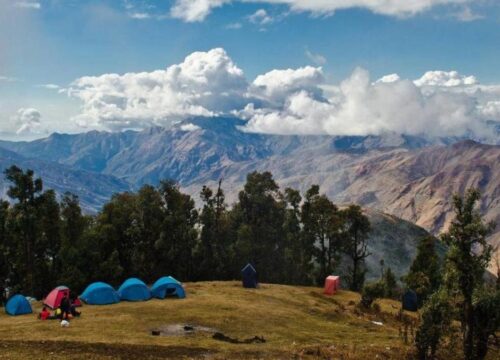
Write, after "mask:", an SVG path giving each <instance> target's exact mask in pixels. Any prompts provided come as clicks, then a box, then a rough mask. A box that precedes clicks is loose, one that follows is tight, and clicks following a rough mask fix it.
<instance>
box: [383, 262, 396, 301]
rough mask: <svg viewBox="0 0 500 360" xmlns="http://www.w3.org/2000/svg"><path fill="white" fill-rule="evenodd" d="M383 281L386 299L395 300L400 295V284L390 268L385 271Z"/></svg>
mask: <svg viewBox="0 0 500 360" xmlns="http://www.w3.org/2000/svg"><path fill="white" fill-rule="evenodd" d="M382 281H383V283H384V297H386V298H391V299H393V298H395V297H396V296H397V293H398V282H397V280H396V276H395V275H394V273H393V272H392V269H391V268H390V267H388V268H387V269H386V270H385V271H384V276H383V278H382Z"/></svg>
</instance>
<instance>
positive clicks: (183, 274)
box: [155, 180, 198, 279]
mask: <svg viewBox="0 0 500 360" xmlns="http://www.w3.org/2000/svg"><path fill="white" fill-rule="evenodd" d="M159 191H160V194H161V196H162V198H163V204H164V218H163V221H162V225H161V229H162V230H161V233H160V238H159V239H158V241H157V242H156V244H155V248H156V250H157V262H156V265H157V267H158V271H161V272H162V273H174V274H176V276H178V277H180V278H181V279H190V278H191V277H192V276H193V274H194V268H193V266H194V263H193V251H194V249H195V245H196V239H197V237H198V232H197V229H196V224H197V221H198V212H197V211H196V209H195V206H194V200H193V199H192V198H191V197H190V196H189V195H186V194H183V193H182V192H181V191H180V190H179V186H178V185H177V184H176V183H175V182H174V181H171V180H164V181H162V182H161V183H160V187H159Z"/></svg>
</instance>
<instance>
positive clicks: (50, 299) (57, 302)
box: [43, 286, 69, 309]
mask: <svg viewBox="0 0 500 360" xmlns="http://www.w3.org/2000/svg"><path fill="white" fill-rule="evenodd" d="M66 295H68V296H69V288H68V287H67V286H58V287H56V288H55V289H54V290H52V291H51V292H50V293H49V295H47V297H46V298H45V300H43V304H44V305H47V306H48V307H49V308H51V309H57V308H58V307H59V306H61V300H62V299H63V297H65V296H66Z"/></svg>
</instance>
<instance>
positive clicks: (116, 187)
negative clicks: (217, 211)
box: [0, 118, 500, 244]
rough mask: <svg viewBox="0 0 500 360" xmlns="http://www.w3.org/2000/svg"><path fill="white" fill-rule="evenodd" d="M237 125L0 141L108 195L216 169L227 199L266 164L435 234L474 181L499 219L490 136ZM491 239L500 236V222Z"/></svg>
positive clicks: (191, 180) (211, 181)
mask: <svg viewBox="0 0 500 360" xmlns="http://www.w3.org/2000/svg"><path fill="white" fill-rule="evenodd" d="M187 123H189V124H190V125H189V126H186V125H187ZM243 124H244V123H243V121H241V120H237V119H231V118H217V119H204V118H195V119H191V120H190V121H189V122H186V123H183V124H178V125H176V126H174V127H172V128H171V129H163V128H151V129H147V130H144V131H142V132H133V131H127V132H122V133H106V132H95V131H93V132H89V133H85V134H77V135H63V134H53V135H51V136H50V137H48V138H46V139H41V140H37V141H33V142H18V143H13V142H0V147H3V148H5V149H8V150H10V151H12V152H15V153H16V154H18V156H23V157H25V158H31V159H39V160H42V161H45V162H47V163H49V164H59V166H63V167H64V169H73V170H74V171H83V172H84V174H88V173H89V172H91V173H95V172H97V173H100V174H102V175H108V176H113V177H117V178H119V179H121V181H122V182H119V183H115V182H113V181H111V179H114V178H109V177H106V178H103V180H104V179H107V181H108V184H109V185H110V186H109V187H107V188H106V187H104V186H102V185H97V184H94V183H93V182H90V181H89V182H86V181H82V182H80V183H78V184H77V187H80V186H81V187H82V188H86V189H88V191H89V193H93V192H95V191H96V187H97V188H99V186H100V189H101V190H106V191H109V193H108V194H107V195H108V196H109V195H111V193H112V192H114V191H121V190H123V189H125V188H127V185H126V183H127V184H129V185H130V187H131V188H137V187H139V186H141V185H142V184H145V183H151V184H157V183H158V182H159V181H160V180H161V179H165V178H171V179H175V180H177V181H179V183H180V184H181V186H182V187H183V189H184V190H185V191H187V192H189V193H191V194H192V195H194V196H195V198H196V199H198V193H199V191H200V189H201V187H202V186H203V185H205V184H208V185H212V186H216V183H217V181H218V180H219V179H220V178H223V179H224V181H223V186H224V189H225V190H226V193H227V196H228V200H229V202H231V201H234V200H235V199H236V196H237V192H238V191H239V190H240V189H241V187H242V185H243V184H244V182H245V178H246V175H247V173H249V172H251V171H254V170H260V171H265V170H269V171H271V172H272V173H273V175H274V177H275V178H276V179H277V180H278V181H279V183H280V185H281V186H282V187H285V186H292V187H295V188H298V189H300V190H301V191H303V192H304V191H305V190H307V188H308V187H309V186H310V185H312V184H319V185H320V186H321V189H322V191H323V192H325V193H326V194H327V195H328V196H330V197H331V198H332V199H334V200H335V201H336V202H337V203H340V204H343V203H350V202H354V203H359V204H361V205H363V206H364V207H367V208H371V209H375V210H378V211H383V212H385V213H388V214H391V215H394V216H397V217H400V218H402V219H405V220H408V221H411V222H414V223H416V224H417V225H420V226H422V227H424V228H425V229H427V230H429V231H431V232H433V233H435V234H438V233H439V232H441V231H443V230H445V229H446V228H447V226H448V225H449V222H450V220H451V218H452V209H451V195H452V194H453V193H454V192H463V191H464V190H465V189H466V188H467V187H470V186H476V187H478V188H479V189H480V190H481V192H482V195H483V198H482V200H481V211H482V213H483V214H484V215H485V217H486V218H487V219H489V220H494V221H497V222H498V223H499V224H500V146H498V145H483V144H479V143H476V142H473V141H467V140H465V141H464V140H461V139H452V138H444V139H425V138H419V137H410V136H403V135H397V134H386V135H383V136H350V137H345V136H344V137H335V136H275V135H263V134H251V133H245V132H242V131H240V129H239V127H240V126H241V125H243ZM31 161H32V163H33V164H38V163H39V164H42V163H41V162H39V161H34V160H31ZM52 166H55V165H52ZM79 180H80V179H79ZM93 180H94V179H93ZM115 181H117V180H116V179H115ZM123 181H126V183H124V182H123ZM99 194H102V196H100V197H99V196H98V197H97V198H96V201H95V203H97V202H99V201H104V200H105V196H104V194H105V192H104V191H101V192H100V193H99ZM491 241H492V242H493V243H495V244H498V243H500V226H499V227H497V232H496V233H495V234H494V235H493V236H492V237H491Z"/></svg>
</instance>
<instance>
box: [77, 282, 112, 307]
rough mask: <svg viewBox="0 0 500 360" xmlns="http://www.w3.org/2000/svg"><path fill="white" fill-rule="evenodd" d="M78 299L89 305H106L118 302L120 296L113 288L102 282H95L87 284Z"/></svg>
mask: <svg viewBox="0 0 500 360" xmlns="http://www.w3.org/2000/svg"><path fill="white" fill-rule="evenodd" d="M80 299H82V300H83V301H85V303H87V304H89V305H108V304H116V303H118V302H120V296H119V295H118V293H117V292H116V291H115V289H113V287H111V285H108V284H106V283H103V282H95V283H92V284H90V285H89V286H87V288H86V289H85V290H84V291H83V293H82V295H80Z"/></svg>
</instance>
